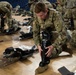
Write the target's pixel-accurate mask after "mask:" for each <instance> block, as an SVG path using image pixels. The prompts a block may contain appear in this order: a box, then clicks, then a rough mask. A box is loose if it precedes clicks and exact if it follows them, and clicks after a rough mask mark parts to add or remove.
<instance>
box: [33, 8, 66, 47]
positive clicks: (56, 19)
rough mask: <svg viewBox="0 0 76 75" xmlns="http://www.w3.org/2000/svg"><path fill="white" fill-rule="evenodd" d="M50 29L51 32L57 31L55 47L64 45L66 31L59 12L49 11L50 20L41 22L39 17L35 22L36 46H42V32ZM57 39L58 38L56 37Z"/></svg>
mask: <svg viewBox="0 0 76 75" xmlns="http://www.w3.org/2000/svg"><path fill="white" fill-rule="evenodd" d="M48 27H49V28H50V32H51V31H57V32H58V35H59V36H58V37H57V39H56V40H55V41H54V43H52V45H53V46H54V47H56V46H57V45H62V44H64V43H65V41H66V32H65V31H66V30H65V28H64V27H63V21H62V19H61V18H60V16H59V14H58V12H57V11H56V10H54V9H49V11H48V18H47V19H46V20H45V21H44V20H41V19H40V18H39V17H36V19H35V20H34V22H33V39H34V41H35V44H36V45H38V44H39V45H40V42H41V39H40V34H39V33H40V31H41V30H43V29H46V28H48ZM55 37H56V36H55Z"/></svg>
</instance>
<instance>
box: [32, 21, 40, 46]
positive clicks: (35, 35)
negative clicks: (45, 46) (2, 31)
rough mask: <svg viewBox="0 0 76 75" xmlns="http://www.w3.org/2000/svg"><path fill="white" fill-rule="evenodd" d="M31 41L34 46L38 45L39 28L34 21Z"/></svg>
mask: <svg viewBox="0 0 76 75" xmlns="http://www.w3.org/2000/svg"><path fill="white" fill-rule="evenodd" d="M33 39H34V41H35V44H36V45H40V26H39V25H38V22H37V21H36V20H34V22H33Z"/></svg>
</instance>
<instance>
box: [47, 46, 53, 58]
mask: <svg viewBox="0 0 76 75" xmlns="http://www.w3.org/2000/svg"><path fill="white" fill-rule="evenodd" d="M46 49H48V51H47V52H46V55H47V57H50V55H51V53H52V50H53V49H54V47H53V46H52V45H50V46H48V47H46Z"/></svg>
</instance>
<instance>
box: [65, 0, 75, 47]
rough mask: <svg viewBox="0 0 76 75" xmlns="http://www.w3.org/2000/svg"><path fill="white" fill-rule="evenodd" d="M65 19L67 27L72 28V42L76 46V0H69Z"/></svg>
mask: <svg viewBox="0 0 76 75" xmlns="http://www.w3.org/2000/svg"><path fill="white" fill-rule="evenodd" d="M64 21H65V24H66V28H67V29H72V31H71V32H72V34H71V37H72V38H71V44H72V45H73V46H75V47H76V0H69V2H68V3H67V11H66V13H65V15H64ZM70 25H71V26H70Z"/></svg>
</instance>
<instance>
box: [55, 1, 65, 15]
mask: <svg viewBox="0 0 76 75" xmlns="http://www.w3.org/2000/svg"><path fill="white" fill-rule="evenodd" d="M65 4H66V0H57V7H56V10H57V11H58V12H59V13H60V14H61V15H64V13H65V9H66V8H65Z"/></svg>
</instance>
